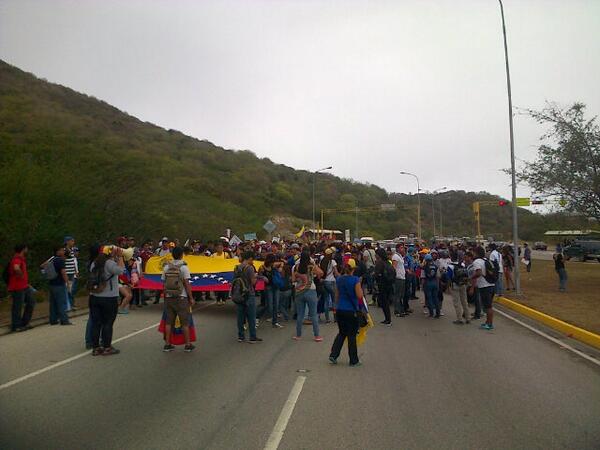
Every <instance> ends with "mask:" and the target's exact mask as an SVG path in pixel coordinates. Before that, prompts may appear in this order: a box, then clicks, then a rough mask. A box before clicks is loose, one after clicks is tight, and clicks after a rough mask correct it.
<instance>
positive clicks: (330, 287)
mask: <svg viewBox="0 0 600 450" xmlns="http://www.w3.org/2000/svg"><path fill="white" fill-rule="evenodd" d="M333 252H334V249H333V248H328V249H326V250H325V255H324V256H323V258H322V259H321V263H320V264H319V267H320V268H321V270H322V271H323V273H324V274H325V275H324V277H323V289H322V295H323V312H324V313H325V322H326V323H331V318H330V316H329V311H331V309H332V308H333V301H334V299H335V279H336V278H337V277H338V276H339V275H340V274H339V272H338V269H337V267H338V263H337V262H336V260H335V259H333Z"/></svg>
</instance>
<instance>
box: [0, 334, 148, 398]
mask: <svg viewBox="0 0 600 450" xmlns="http://www.w3.org/2000/svg"><path fill="white" fill-rule="evenodd" d="M157 326H158V323H155V324H152V325H150V326H148V327H146V328H142V329H141V330H138V331H134V332H133V333H129V334H127V335H125V336H123V337H120V338H119V339H115V340H114V341H113V342H121V341H124V340H125V339H129V338H130V337H133V336H135V335H137V334H140V333H143V332H145V331H148V330H151V329H153V328H156V327H157ZM84 356H90V351H89V350H88V351H86V352H83V353H80V354H79V355H75V356H71V357H70V358H67V359H63V360H62V361H59V362H57V363H54V364H51V365H49V366H46V367H44V368H43V369H40V370H36V371H35V372H31V373H28V374H27V375H23V376H22V377H19V378H15V379H14V380H11V381H9V382H7V383H4V384H0V391H1V390H3V389H6V388H9V387H11V386H14V385H15V384H19V383H21V382H23V381H25V380H29V379H30V378H33V377H36V376H38V375H41V374H43V373H45V372H48V371H49V370H52V369H56V368H57V367H60V366H64V365H65V364H69V363H70V362H73V361H76V360H78V359H80V358H83V357H84Z"/></svg>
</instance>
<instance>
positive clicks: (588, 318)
mask: <svg viewBox="0 0 600 450" xmlns="http://www.w3.org/2000/svg"><path fill="white" fill-rule="evenodd" d="M521 267H523V266H521ZM566 269H567V275H568V281H567V292H559V291H558V275H557V273H556V272H555V271H554V262H553V261H542V260H534V261H533V265H532V268H531V272H530V273H527V272H525V271H522V272H521V290H522V291H523V295H522V297H521V298H516V297H515V295H514V293H513V292H508V293H505V297H506V298H509V299H512V300H515V301H518V302H519V303H522V304H524V305H526V306H529V307H530V308H533V309H536V310H538V311H541V312H543V313H546V314H548V315H550V316H553V317H556V318H558V319H561V320H563V321H565V322H567V323H570V324H571V325H575V326H577V327H580V328H583V329H585V330H588V331H591V332H593V333H596V334H600V264H594V263H582V262H567V263H566Z"/></svg>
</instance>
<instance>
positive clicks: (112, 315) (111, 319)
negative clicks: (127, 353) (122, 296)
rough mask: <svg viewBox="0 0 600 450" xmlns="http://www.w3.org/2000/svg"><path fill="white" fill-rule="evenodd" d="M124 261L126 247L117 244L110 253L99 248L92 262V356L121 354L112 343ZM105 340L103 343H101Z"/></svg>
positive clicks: (89, 278) (89, 276) (90, 299)
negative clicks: (118, 278) (124, 248)
mask: <svg viewBox="0 0 600 450" xmlns="http://www.w3.org/2000/svg"><path fill="white" fill-rule="evenodd" d="M124 270H125V261H124V260H123V249H121V248H119V247H117V246H114V247H113V248H112V250H111V254H110V256H108V255H106V254H105V253H104V252H103V251H100V252H99V253H98V255H97V256H96V258H95V259H94V261H93V262H92V263H91V264H90V273H89V275H88V281H87V288H88V292H89V293H90V298H89V305H90V319H91V322H92V324H91V327H92V355H93V356H99V355H103V356H110V355H116V354H118V353H120V351H119V350H117V349H116V348H114V347H113V346H112V335H113V324H114V323H115V319H116V318H117V311H118V309H119V283H118V281H117V277H118V276H119V275H121V274H123V272H124ZM100 340H102V345H100V343H101V342H100Z"/></svg>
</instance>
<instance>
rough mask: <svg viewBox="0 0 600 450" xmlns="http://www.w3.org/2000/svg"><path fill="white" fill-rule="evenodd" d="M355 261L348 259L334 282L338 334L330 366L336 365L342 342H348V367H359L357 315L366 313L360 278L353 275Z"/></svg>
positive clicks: (331, 354)
mask: <svg viewBox="0 0 600 450" xmlns="http://www.w3.org/2000/svg"><path fill="white" fill-rule="evenodd" d="M355 269H356V261H355V260H354V259H349V260H348V262H347V263H346V264H345V265H344V268H343V274H342V275H341V276H339V277H338V278H337V280H336V297H335V299H336V300H335V304H336V320H337V324H338V330H339V331H338V334H337V336H336V337H335V340H334V341H333V345H332V346H331V353H330V354H329V361H330V362H331V364H337V360H338V358H339V356H340V353H341V351H342V347H343V345H344V341H345V340H348V356H349V358H350V367H357V366H360V365H361V363H360V360H359V359H358V349H357V345H356V336H357V335H358V328H359V326H358V314H359V311H363V312H366V309H365V306H364V303H363V300H362V299H363V297H364V294H363V290H362V287H361V280H360V277H357V276H355V275H354V270H355Z"/></svg>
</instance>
